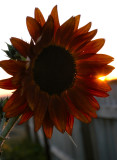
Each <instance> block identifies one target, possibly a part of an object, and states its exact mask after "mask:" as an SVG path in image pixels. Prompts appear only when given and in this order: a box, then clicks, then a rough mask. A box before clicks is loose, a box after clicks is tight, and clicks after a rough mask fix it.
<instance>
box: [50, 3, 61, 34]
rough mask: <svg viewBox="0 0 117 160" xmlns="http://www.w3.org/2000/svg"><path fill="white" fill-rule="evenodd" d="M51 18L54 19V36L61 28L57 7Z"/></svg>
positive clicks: (53, 10)
mask: <svg viewBox="0 0 117 160" xmlns="http://www.w3.org/2000/svg"><path fill="white" fill-rule="evenodd" d="M51 16H52V17H53V19H54V34H55V33H56V31H57V29H58V28H59V26H60V24H59V18H58V11H57V5H56V6H55V7H54V8H53V9H52V12H51Z"/></svg>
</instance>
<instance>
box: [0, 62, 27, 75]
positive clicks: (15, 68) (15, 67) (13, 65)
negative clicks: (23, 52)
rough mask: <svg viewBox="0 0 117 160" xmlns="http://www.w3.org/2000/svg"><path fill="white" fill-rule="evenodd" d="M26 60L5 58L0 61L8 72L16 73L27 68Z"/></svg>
mask: <svg viewBox="0 0 117 160" xmlns="http://www.w3.org/2000/svg"><path fill="white" fill-rule="evenodd" d="M25 64H26V62H24V61H16V60H3V61H0V67H2V68H3V69H4V70H5V71H6V72H7V73H8V74H10V75H15V74H16V73H18V72H21V71H24V70H25Z"/></svg>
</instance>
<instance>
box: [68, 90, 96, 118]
mask: <svg viewBox="0 0 117 160" xmlns="http://www.w3.org/2000/svg"><path fill="white" fill-rule="evenodd" d="M68 95H69V97H70V99H71V101H72V104H73V105H74V106H75V107H76V108H78V109H79V111H82V112H84V113H86V114H88V115H89V116H91V117H94V118H95V117H97V115H96V109H95V108H96V107H94V106H93V105H94V101H93V99H91V98H90V97H91V95H89V94H88V93H85V92H83V91H82V90H80V89H79V88H72V89H70V90H69V91H68Z"/></svg>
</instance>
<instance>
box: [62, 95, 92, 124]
mask: <svg viewBox="0 0 117 160" xmlns="http://www.w3.org/2000/svg"><path fill="white" fill-rule="evenodd" d="M64 100H65V102H66V104H67V107H68V110H69V113H70V114H72V115H73V116H74V117H76V118H77V119H79V120H80V121H82V122H84V123H88V122H90V121H91V118H90V121H89V119H88V118H87V117H86V116H85V115H84V113H83V112H82V111H80V110H79V109H78V108H77V107H76V106H75V105H73V103H72V101H71V99H70V98H69V96H68V94H66V95H64Z"/></svg>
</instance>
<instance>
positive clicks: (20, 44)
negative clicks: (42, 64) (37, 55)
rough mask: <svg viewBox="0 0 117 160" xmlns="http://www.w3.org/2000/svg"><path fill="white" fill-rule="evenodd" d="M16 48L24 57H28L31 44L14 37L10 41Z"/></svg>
mask: <svg viewBox="0 0 117 160" xmlns="http://www.w3.org/2000/svg"><path fill="white" fill-rule="evenodd" d="M10 41H11V43H12V45H13V46H14V48H15V49H16V50H17V51H18V52H19V53H20V54H21V55H22V56H24V57H27V56H28V50H29V44H28V43H27V42H25V41H23V40H21V39H19V38H15V37H12V38H11V39H10Z"/></svg>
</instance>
